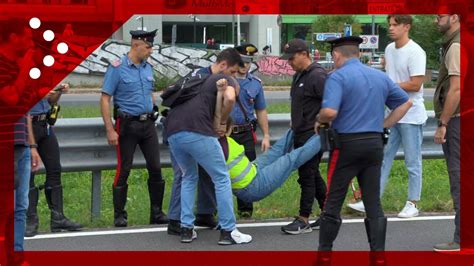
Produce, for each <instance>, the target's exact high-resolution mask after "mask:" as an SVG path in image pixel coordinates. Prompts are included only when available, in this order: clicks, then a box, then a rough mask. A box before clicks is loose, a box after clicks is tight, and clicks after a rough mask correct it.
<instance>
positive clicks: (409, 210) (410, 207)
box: [398, 201, 420, 218]
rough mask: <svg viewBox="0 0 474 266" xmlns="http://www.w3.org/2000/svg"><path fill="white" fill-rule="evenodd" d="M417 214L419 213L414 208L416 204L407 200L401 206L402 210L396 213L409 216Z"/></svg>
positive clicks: (404, 216)
mask: <svg viewBox="0 0 474 266" xmlns="http://www.w3.org/2000/svg"><path fill="white" fill-rule="evenodd" d="M418 214H420V212H419V211H418V209H417V208H416V205H415V204H414V203H413V202H411V201H407V203H406V204H405V207H403V210H402V211H401V212H400V213H399V214H398V217H399V218H411V217H415V216H418Z"/></svg>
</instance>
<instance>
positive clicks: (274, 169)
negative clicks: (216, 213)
mask: <svg viewBox="0 0 474 266" xmlns="http://www.w3.org/2000/svg"><path fill="white" fill-rule="evenodd" d="M292 146H293V131H292V130H291V129H290V130H288V131H287V132H286V134H285V135H284V136H283V137H282V138H281V139H279V140H278V141H277V142H276V143H275V144H273V145H272V147H271V148H270V150H268V151H267V152H266V153H264V154H262V155H260V156H259V157H257V159H256V160H255V161H254V164H256V165H257V175H256V176H255V178H254V179H253V180H252V182H250V184H248V185H247V186H246V187H245V188H242V189H239V190H234V194H235V195H236V196H237V197H238V198H240V199H241V200H243V201H246V202H254V201H259V200H261V199H263V198H265V197H266V196H268V195H270V194H271V193H272V192H273V191H275V190H276V189H278V188H279V187H280V186H281V185H282V184H283V183H284V182H285V181H286V180H287V179H288V177H289V176H290V174H291V172H293V171H294V170H296V169H298V168H299V167H300V166H301V165H303V164H304V163H306V162H307V161H309V160H310V159H311V158H313V157H314V156H315V155H316V154H317V153H318V152H319V150H320V149H321V142H320V139H319V136H317V135H314V136H312V137H311V138H310V139H308V141H306V143H305V144H304V145H303V146H302V147H300V148H298V149H296V150H293V151H291V152H289V151H290V149H291V147H292ZM288 152H289V153H288Z"/></svg>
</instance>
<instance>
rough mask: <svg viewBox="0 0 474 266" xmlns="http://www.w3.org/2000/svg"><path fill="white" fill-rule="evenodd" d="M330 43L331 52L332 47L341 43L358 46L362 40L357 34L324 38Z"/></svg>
mask: <svg viewBox="0 0 474 266" xmlns="http://www.w3.org/2000/svg"><path fill="white" fill-rule="evenodd" d="M326 41H327V42H328V43H329V44H330V45H331V52H332V50H333V49H334V48H336V47H339V46H343V45H353V46H357V47H359V44H361V43H362V42H363V40H362V38H361V37H359V36H346V37H342V38H331V39H328V40H326Z"/></svg>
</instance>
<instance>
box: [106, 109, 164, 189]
mask: <svg viewBox="0 0 474 266" xmlns="http://www.w3.org/2000/svg"><path fill="white" fill-rule="evenodd" d="M115 127H116V130H117V132H118V134H119V145H118V146H117V157H118V163H117V172H116V174H115V180H114V187H115V186H124V185H126V184H127V179H128V176H129V175H130V170H131V168H132V164H133V154H134V153H135V149H136V147H137V145H138V146H140V149H141V151H142V153H143V156H144V157H145V161H146V168H147V170H148V177H149V180H150V181H151V182H158V181H161V180H162V175H161V164H160V147H159V143H158V135H157V133H156V130H155V123H154V122H153V121H152V120H150V119H147V120H146V121H137V120H131V119H123V118H118V119H117V121H116V123H115Z"/></svg>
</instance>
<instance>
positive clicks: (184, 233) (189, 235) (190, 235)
mask: <svg viewBox="0 0 474 266" xmlns="http://www.w3.org/2000/svg"><path fill="white" fill-rule="evenodd" d="M196 238H197V233H196V231H195V230H194V228H186V227H181V243H191V242H193V240H194V239H196Z"/></svg>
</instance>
